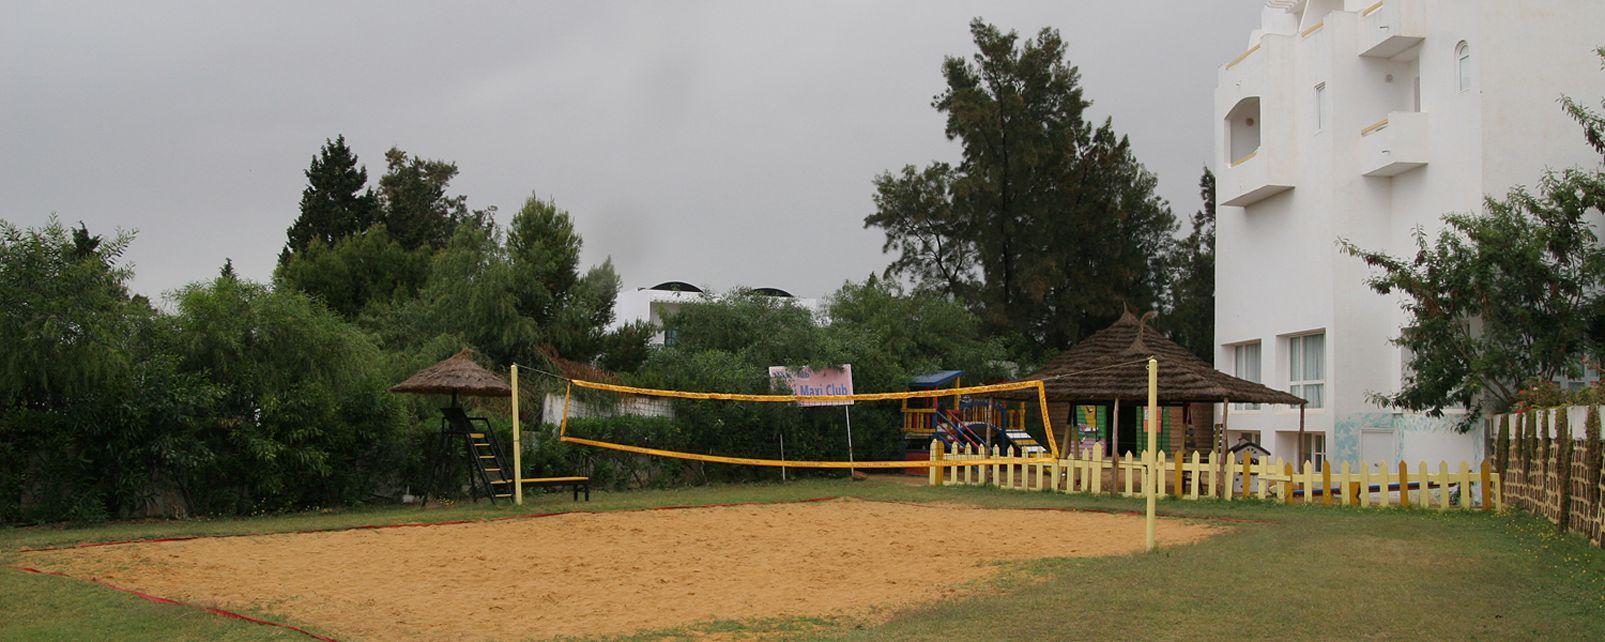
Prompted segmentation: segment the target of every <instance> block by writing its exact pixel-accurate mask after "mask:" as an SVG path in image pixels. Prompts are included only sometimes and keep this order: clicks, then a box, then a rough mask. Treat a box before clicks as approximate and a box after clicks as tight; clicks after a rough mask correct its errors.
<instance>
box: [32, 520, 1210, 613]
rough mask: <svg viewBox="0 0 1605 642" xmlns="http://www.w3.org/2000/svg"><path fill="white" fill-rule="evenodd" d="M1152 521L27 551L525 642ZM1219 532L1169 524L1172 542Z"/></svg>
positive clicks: (198, 596) (883, 609)
mask: <svg viewBox="0 0 1605 642" xmlns="http://www.w3.org/2000/svg"><path fill="white" fill-rule="evenodd" d="M1142 528H1143V522H1142V519H1141V518H1140V517H1135V516H1131V515H1113V514H1104V513H1091V512H1065V511H1033V510H1013V509H982V508H970V507H963V506H953V505H911V504H898V503H884V502H871V501H861V500H849V499H843V500H832V501H827V502H818V503H798V504H770V505H747V506H727V507H714V508H697V509H684V510H659V511H628V512H608V513H575V514H568V515H559V516H554V517H544V518H537V519H519V520H505V521H497V522H485V523H474V524H461V525H446V526H432V527H427V528H401V529H383V530H354V531H337V532H326V533H299V534H297V533H291V534H281V535H262V536H246V537H217V538H204V539H195V540H189V541H179V542H156V543H136V544H123V545H116V546H105V547H97V548H81V549H67V550H59V551H39V552H31V553H26V554H25V555H24V559H23V560H22V561H23V562H24V563H26V564H27V565H31V566H34V567H37V568H41V569H45V570H50V571H56V572H61V573H65V574H67V575H70V576H73V577H78V578H99V579H101V580H103V581H107V582H111V583H113V584H116V585H118V586H121V587H125V588H129V589H135V590H139V591H143V592H147V593H151V594H154V595H159V596H163V597H167V598H173V599H179V600H184V601H187V602H192V603H196V604H201V605H206V606H215V607H220V608H225V609H234V610H248V611H252V612H258V613H271V614H274V615H277V616H281V617H285V618H290V619H293V620H295V621H298V622H300V623H304V624H310V625H312V626H314V627H317V628H319V629H322V630H323V631H325V632H327V633H330V634H332V635H334V636H336V637H339V638H342V639H362V640H396V639H409V640H425V639H447V638H450V639H488V638H497V639H530V638H546V637H553V636H574V635H610V634H623V633H629V632H632V631H639V630H644V629H661V628H671V627H679V626H684V625H688V624H693V623H696V622H700V621H706V620H722V619H749V618H769V617H787V616H845V617H866V616H870V615H871V614H872V613H878V614H885V613H888V612H890V611H891V610H893V609H896V608H898V607H903V606H908V605H912V604H916V603H920V602H925V601H930V600H934V599H939V598H942V597H943V596H945V595H949V594H952V593H953V592H955V591H956V590H958V589H957V587H958V585H960V584H963V583H966V582H970V581H973V580H977V579H981V578H985V577H987V576H989V575H991V574H993V573H996V572H998V571H999V570H1000V568H999V565H997V564H995V562H997V561H1005V560H1020V559H1029V558H1041V557H1070V556H1097V555H1115V554H1124V553H1132V552H1136V551H1139V550H1141V549H1142V542H1143V536H1142ZM1221 530H1222V527H1221V526H1218V525H1210V524H1203V523H1197V522H1188V521H1181V520H1161V522H1160V524H1159V538H1160V541H1161V543H1162V544H1165V545H1172V544H1181V543H1188V542H1193V541H1196V540H1199V539H1202V538H1204V537H1208V536H1210V535H1212V534H1215V533H1217V532H1220V531H1221Z"/></svg>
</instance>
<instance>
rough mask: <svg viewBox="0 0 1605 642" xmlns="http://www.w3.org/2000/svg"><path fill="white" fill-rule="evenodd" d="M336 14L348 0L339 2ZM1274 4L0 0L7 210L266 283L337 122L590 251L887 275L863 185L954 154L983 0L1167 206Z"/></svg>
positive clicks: (739, 271) (787, 278)
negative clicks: (950, 102)
mask: <svg viewBox="0 0 1605 642" xmlns="http://www.w3.org/2000/svg"><path fill="white" fill-rule="evenodd" d="M333 5H338V6H333ZM1261 6H1263V3H1262V2H1261V1H1260V0H1219V1H1211V2H1199V1H1198V0H1171V1H1164V2H1160V1H1148V2H1131V1H1118V2H1117V1H1115V0H1107V1H1104V2H1098V3H1093V2H1066V1H1063V0H1059V1H1051V2H1016V3H1009V4H1004V5H997V4H991V3H988V4H982V3H933V2H925V1H920V2H903V3H890V2H887V3H865V2H833V3H818V2H807V3H804V2H792V3H784V4H782V3H760V2H705V3H691V2H650V3H648V2H638V3H598V2H583V3H582V2H574V3H567V4H555V3H554V4H536V3H522V2H521V3H511V2H496V3H489V2H484V3H474V2H466V3H465V2H449V3H447V2H439V3H410V2H409V3H403V2H383V3H380V2H374V3H363V4H358V3H333V2H307V3H293V4H292V3H281V2H272V3H253V4H250V5H245V4H238V5H235V4H233V3H222V2H196V3H190V4H184V5H173V4H165V3H155V2H143V1H142V2H118V3H106V4H103V5H80V4H76V3H67V2H59V1H51V2H22V3H14V2H12V3H7V5H6V7H5V8H0V218H4V219H6V220H10V221H12V222H14V223H18V224H22V225H29V226H31V225H38V224H41V223H43V222H44V221H45V220H46V219H47V217H48V216H49V215H50V213H51V212H56V213H57V214H58V215H59V216H60V218H61V220H62V221H63V222H66V223H69V224H72V223H76V222H77V221H80V220H82V221H84V222H85V223H87V224H88V225H89V227H90V229H91V230H92V231H95V232H110V231H111V230H112V228H116V227H121V228H124V229H133V230H137V231H138V236H137V238H136V240H135V242H134V245H133V248H132V250H131V251H130V253H129V256H128V258H129V259H130V260H131V261H132V263H133V264H134V265H135V268H136V276H135V278H134V282H133V286H134V289H135V290H136V291H139V292H142V293H146V294H150V295H157V294H160V293H162V292H165V291H167V290H170V289H173V288H175V287H178V286H181V285H183V284H185V283H188V282H190V281H194V280H199V279H203V278H210V277H211V276H212V275H214V274H215V273H216V270H217V268H218V266H219V265H221V264H222V263H223V260H224V258H225V257H232V258H233V260H234V264H235V266H236V267H237V269H238V270H239V271H240V272H241V273H242V274H243V275H245V276H248V277H250V278H254V279H262V280H265V279H267V278H269V276H270V275H271V273H272V268H273V263H274V260H275V258H276V256H277V254H278V252H279V249H280V247H281V246H282V245H283V243H284V230H285V228H286V227H287V226H289V224H290V223H291V221H292V220H293V219H294V218H295V216H296V213H297V203H298V201H299V199H300V194H301V189H302V187H303V186H304V184H305V177H304V176H303V175H302V172H303V171H304V170H305V169H306V167H307V163H308V162H309V160H310V159H311V157H312V155H313V154H314V153H316V151H317V149H318V147H319V145H321V144H322V142H323V140H324V138H326V137H333V136H335V135H338V134H342V133H343V134H345V136H346V139H347V141H348V142H349V143H350V144H351V146H352V147H353V148H354V149H355V150H356V152H357V154H358V155H359V157H360V158H361V160H362V162H363V164H365V165H366V166H367V167H368V172H369V178H370V181H376V180H377V179H378V176H379V174H381V173H382V172H383V164H384V159H383V152H384V150H385V149H387V148H389V147H391V146H399V147H401V148H402V149H405V150H407V151H409V152H413V153H415V154H418V155H422V156H424V157H427V158H437V159H444V160H450V161H454V162H456V163H457V165H458V167H459V168H460V169H461V174H460V175H459V177H458V179H457V180H456V182H455V183H454V185H455V187H456V190H457V192H458V193H462V194H466V195H467V196H468V201H469V204H470V206H471V207H475V208H479V207H484V206H487V205H495V206H497V207H499V208H500V209H501V212H500V215H499V218H500V219H501V220H502V221H503V222H505V221H506V220H507V218H508V217H509V216H511V214H512V213H513V212H515V211H517V209H518V207H519V205H520V204H521V203H522V202H523V200H524V199H525V198H526V197H527V196H528V195H529V194H531V193H536V194H539V195H541V196H543V197H550V198H553V199H555V200H556V201H557V203H558V205H559V206H560V207H562V208H564V209H567V210H568V211H569V212H571V213H572V214H573V216H574V219H575V223H576V225H577V227H578V228H579V230H580V232H581V234H583V235H584V238H585V253H584V262H585V263H586V264H592V263H598V262H600V261H602V260H603V259H604V258H606V257H608V256H611V257H612V258H613V262H614V264H615V265H616V266H617V268H618V270H619V273H620V275H621V276H622V277H623V280H624V287H625V288H628V289H633V288H636V287H642V286H647V285H651V284H653V283H657V282H660V281H664V280H670V279H675V280H685V281H690V282H693V283H697V284H702V285H711V286H713V287H716V288H721V289H722V288H727V287H730V286H734V285H748V286H772V287H779V288H784V289H787V290H791V291H793V292H794V293H796V294H799V295H804V296H818V295H822V294H826V293H828V292H830V291H832V290H834V289H835V288H836V287H838V286H839V285H840V284H841V283H842V282H843V281H845V280H848V279H860V278H863V277H864V276H865V275H867V274H869V273H871V272H875V271H879V270H880V269H881V268H882V267H883V266H884V265H885V264H886V263H887V261H888V260H889V259H888V257H886V256H884V255H882V254H881V251H880V247H881V242H882V240H883V239H882V235H881V234H880V233H879V232H878V231H876V230H866V229H864V228H863V219H864V216H865V215H866V214H868V213H869V212H870V211H871V208H872V203H871V200H870V197H871V192H872V190H871V185H870V181H871V179H873V177H874V176H875V175H876V174H877V173H879V172H881V171H883V170H887V169H895V168H898V167H901V166H902V165H904V164H910V163H912V164H916V165H924V164H926V163H929V162H930V161H932V160H938V159H941V160H953V159H955V158H956V155H957V154H956V149H955V147H954V146H953V145H952V144H951V143H948V142H947V141H946V140H945V138H944V137H943V135H942V122H943V121H942V117H941V115H940V114H938V113H937V112H936V111H935V110H933V109H932V108H931V107H930V102H931V98H932V97H933V96H934V95H936V94H937V93H938V92H940V91H941V89H942V79H941V76H940V73H939V66H940V64H941V61H942V57H943V56H944V55H948V54H963V55H969V54H970V53H971V52H972V50H973V47H972V44H971V43H970V41H969V34H968V32H967V25H968V22H969V20H970V19H971V18H972V17H975V16H981V17H984V18H985V19H987V20H989V21H991V22H993V23H995V24H998V25H1000V26H1003V27H1005V28H1010V29H1017V30H1020V31H1021V32H1022V33H1034V32H1035V31H1036V30H1038V29H1040V28H1042V27H1052V28H1055V29H1058V30H1060V32H1062V33H1063V35H1064V39H1065V41H1066V43H1067V44H1068V48H1069V55H1070V60H1071V62H1072V63H1073V64H1075V65H1077V66H1079V67H1080V69H1081V76H1082V79H1083V84H1084V86H1085V88H1086V94H1087V96H1088V97H1089V98H1090V99H1091V100H1092V101H1093V108H1092V111H1093V113H1094V114H1095V115H1096V116H1097V117H1098V118H1100V119H1101V118H1102V117H1103V116H1105V115H1110V116H1113V117H1114V123H1115V127H1116V129H1118V130H1119V131H1121V132H1124V133H1126V134H1129V135H1130V136H1131V139H1132V142H1133V144H1134V145H1135V148H1136V151H1137V155H1138V158H1139V159H1140V160H1141V161H1142V162H1143V163H1145V164H1146V165H1147V166H1148V168H1149V169H1150V170H1153V171H1154V172H1156V173H1157V174H1158V175H1159V181H1160V190H1161V195H1162V196H1164V197H1166V198H1168V199H1169V200H1170V201H1171V203H1172V204H1173V207H1174V209H1175V211H1176V213H1177V215H1178V218H1180V219H1183V220H1185V218H1186V216H1187V215H1188V214H1189V213H1191V212H1192V211H1193V210H1195V209H1197V207H1198V202H1197V200H1198V198H1197V195H1196V183H1197V180H1198V174H1199V172H1200V170H1201V168H1202V167H1203V166H1204V164H1205V163H1207V162H1208V159H1209V156H1210V153H1211V147H1212V145H1213V139H1212V135H1211V132H1210V121H1211V118H1212V114H1211V105H1210V101H1211V96H1212V92H1213V89H1214V84H1215V70H1216V68H1217V67H1218V66H1219V65H1220V64H1221V63H1223V62H1224V61H1226V60H1230V59H1231V57H1232V56H1234V55H1236V54H1237V53H1239V52H1240V51H1241V50H1242V49H1243V47H1244V46H1245V43H1246V42H1247V36H1248V32H1249V30H1250V29H1252V28H1253V27H1255V26H1256V25H1257V21H1258V18H1257V16H1258V12H1259V7H1261Z"/></svg>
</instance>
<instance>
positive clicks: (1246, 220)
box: [1213, 0, 1605, 462]
mask: <svg viewBox="0 0 1605 642" xmlns="http://www.w3.org/2000/svg"><path fill="white" fill-rule="evenodd" d="M1601 25H1605V2H1600V1H1598V0H1535V1H1522V2H1513V1H1508V0H1382V1H1374V0H1301V1H1295V0H1272V1H1270V2H1268V3H1266V7H1265V8H1264V10H1263V11H1262V17H1261V25H1260V27H1259V28H1258V29H1255V30H1254V31H1253V32H1252V34H1251V35H1250V37H1249V42H1248V44H1247V48H1246V50H1245V51H1244V52H1243V53H1242V54H1241V55H1239V56H1237V57H1236V58H1235V59H1233V60H1231V61H1229V62H1227V63H1226V64H1224V65H1222V66H1221V67H1220V68H1219V70H1218V82H1217V85H1216V89H1215V101H1214V102H1215V105H1214V109H1215V123H1216V133H1215V156H1214V159H1213V166H1214V167H1215V174H1216V176H1217V199H1218V200H1217V202H1218V205H1219V207H1218V229H1217V253H1216V274H1215V296H1216V298H1215V338H1216V343H1217V350H1216V355H1215V362H1216V366H1217V367H1218V368H1219V369H1221V370H1222V371H1224V372H1229V373H1233V374H1235V375H1237V376H1238V377H1242V378H1245V379H1250V380H1253V381H1259V382H1262V383H1265V384H1267V385H1269V386H1271V387H1273V388H1281V389H1284V390H1288V391H1289V392H1292V393H1294V394H1296V395H1299V396H1301V397H1304V398H1305V399H1308V400H1309V401H1310V404H1309V407H1308V409H1307V414H1306V416H1305V418H1304V421H1305V429H1306V437H1305V443H1304V444H1302V448H1300V444H1299V443H1298V437H1297V435H1298V427H1299V412H1298V409H1297V408H1288V407H1283V406H1276V407H1254V406H1242V405H1234V406H1232V407H1231V409H1230V417H1229V428H1230V429H1231V430H1230V433H1229V434H1228V439H1229V440H1230V441H1231V443H1236V442H1237V440H1238V437H1239V436H1244V435H1246V436H1248V437H1250V438H1251V439H1253V440H1255V441H1257V442H1259V443H1260V444H1261V445H1263V446H1264V447H1265V448H1267V449H1269V450H1270V451H1271V452H1272V453H1273V456H1275V457H1282V458H1286V459H1288V460H1292V459H1294V458H1295V457H1296V456H1297V454H1298V453H1300V452H1303V453H1305V455H1306V457H1308V458H1310V459H1314V460H1316V461H1318V462H1319V461H1323V460H1331V461H1333V462H1339V461H1368V462H1379V461H1391V460H1396V459H1405V460H1408V461H1411V462H1414V461H1417V460H1427V461H1433V462H1436V461H1437V460H1440V459H1445V460H1450V461H1454V460H1457V459H1466V460H1472V461H1475V460H1478V459H1481V458H1482V457H1483V456H1484V452H1483V450H1484V447H1483V441H1482V435H1481V433H1480V432H1474V433H1472V434H1461V433H1458V432H1456V431H1454V430H1453V426H1454V425H1455V424H1456V423H1457V422H1458V421H1459V420H1460V419H1461V418H1463V415H1462V416H1449V417H1444V418H1432V417H1427V416H1423V415H1417V414H1411V413H1404V412H1399V411H1395V410H1393V409H1391V408H1386V407H1382V406H1379V405H1378V404H1376V403H1373V402H1372V401H1371V399H1370V397H1369V395H1371V393H1391V392H1394V391H1396V390H1397V389H1398V388H1399V384H1400V381H1401V380H1402V379H1403V378H1404V377H1405V376H1406V375H1407V371H1406V367H1407V366H1406V364H1407V362H1408V359H1407V358H1406V355H1404V354H1401V349H1400V348H1398V347H1397V346H1394V345H1392V344H1391V343H1390V341H1389V340H1390V339H1391V338H1392V337H1395V336H1397V334H1398V330H1399V328H1400V327H1401V325H1402V324H1403V323H1404V321H1405V318H1404V314H1403V312H1402V311H1401V310H1400V309H1399V301H1398V299H1396V298H1391V297H1385V296H1382V295H1378V294H1376V293H1374V292H1373V291H1371V290H1370V289H1369V288H1367V287H1366V285H1365V280H1366V278H1367V276H1368V270H1367V268H1366V267H1365V265H1364V264H1363V263H1361V262H1360V261H1359V260H1358V259H1355V258H1353V257H1350V256H1348V255H1346V254H1344V253H1343V252H1342V251H1341V250H1340V249H1339V247H1338V246H1337V242H1338V240H1339V239H1346V240H1349V241H1352V242H1354V243H1355V244H1357V245H1359V246H1360V247H1363V248H1367V249H1385V250H1387V251H1388V252H1389V253H1392V254H1394V255H1396V256H1397V255H1404V256H1408V255H1412V254H1413V253H1414V244H1413V243H1414V241H1413V234H1414V231H1415V230H1417V229H1418V228H1419V229H1420V230H1422V231H1423V232H1425V233H1426V234H1428V235H1434V234H1436V233H1437V232H1438V231H1439V230H1440V229H1442V223H1441V216H1442V215H1443V214H1445V213H1449V212H1455V211H1462V212H1463V211H1473V210H1477V209H1479V208H1480V207H1481V204H1482V200H1483V197H1484V196H1485V195H1494V196H1500V195H1503V194H1504V193H1505V192H1506V191H1507V190H1508V189H1509V188H1511V187H1512V186H1515V185H1534V184H1536V183H1537V182H1538V180H1539V179H1540V177H1541V176H1542V173H1543V171H1544V170H1545V168H1549V167H1554V168H1561V167H1567V166H1575V165H1581V166H1587V167H1592V166H1594V165H1596V164H1597V163H1598V156H1597V154H1594V153H1593V151H1592V150H1591V149H1589V148H1588V147H1587V145H1586V144H1585V143H1584V141H1583V137H1582V134H1581V131H1580V129H1579V128H1578V127H1577V125H1576V124H1575V123H1574V122H1573V121H1571V120H1570V119H1569V118H1568V117H1567V116H1566V114H1565V113H1563V112H1562V111H1561V109H1560V105H1559V104H1558V102H1557V100H1558V99H1559V97H1560V96H1561V95H1563V94H1565V95H1571V96H1573V97H1575V98H1578V99H1579V100H1584V101H1588V102H1590V104H1598V99H1599V96H1600V94H1601V89H1602V86H1605V73H1602V72H1601V70H1600V60H1599V58H1598V57H1597V56H1596V55H1595V54H1594V52H1593V49H1594V48H1595V47H1597V46H1599V45H1601V44H1605V29H1602V28H1601Z"/></svg>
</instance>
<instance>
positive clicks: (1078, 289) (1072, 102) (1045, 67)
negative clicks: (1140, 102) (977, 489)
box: [864, 20, 1175, 358]
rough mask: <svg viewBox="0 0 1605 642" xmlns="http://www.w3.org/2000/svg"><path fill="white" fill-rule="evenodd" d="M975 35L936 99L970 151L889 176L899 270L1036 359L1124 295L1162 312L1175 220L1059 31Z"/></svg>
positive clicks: (985, 30) (881, 192) (885, 181)
mask: <svg viewBox="0 0 1605 642" xmlns="http://www.w3.org/2000/svg"><path fill="white" fill-rule="evenodd" d="M970 32H971V35H972V36H973V38H974V41H975V45H976V48H977V49H978V52H977V53H976V54H975V55H974V56H973V58H972V59H970V60H966V59H964V58H960V57H948V58H947V59H946V60H945V61H944V63H943V66H942V74H943V77H944V79H945V80H946V83H947V89H946V90H945V91H944V92H942V93H941V94H939V95H938V96H936V98H935V101H934V103H933V106H934V107H935V108H936V109H937V110H938V111H940V112H942V113H943V114H945V115H946V116H947V126H946V135H947V137H948V139H949V140H956V141H958V142H959V143H960V146H961V148H962V150H963V160H962V161H961V162H960V163H959V164H958V165H957V166H951V167H950V166H948V165H946V164H942V163H936V164H933V165H931V166H929V167H928V168H926V169H924V170H917V169H915V168H914V167H905V168H904V169H903V170H901V172H899V173H898V174H895V175H894V174H892V173H889V172H888V173H882V174H881V175H880V176H878V177H877V178H876V179H875V188H876V196H875V205H876V211H875V213H874V214H871V215H870V216H868V217H866V218H865V220H864V225H865V227H876V228H880V229H882V230H883V231H884V232H885V233H886V237H887V238H886V244H885V249H886V250H888V251H893V250H895V251H896V252H898V256H897V257H896V258H895V259H894V260H893V262H892V264H891V266H890V267H888V268H887V271H886V274H887V276H888V277H891V276H898V277H904V278H908V279H910V280H911V281H913V283H914V284H915V285H916V286H917V287H922V288H934V289H938V290H940V291H942V292H945V293H947V294H949V295H952V296H955V297H959V298H960V300H963V301H965V302H966V303H967V304H969V305H970V306H971V307H973V308H974V309H975V310H976V311H977V312H978V313H979V314H980V316H981V318H982V319H983V321H984V322H985V323H986V326H987V328H988V332H989V333H990V334H992V335H994V336H1000V337H1004V338H1006V339H1008V340H1009V341H1010V343H1011V344H1012V346H1011V347H1012V348H1013V349H1014V350H1015V351H1016V352H1017V353H1020V354H1023V355H1026V356H1027V357H1030V358H1035V357H1038V356H1041V355H1042V354H1044V353H1046V352H1048V351H1051V350H1054V349H1058V348H1062V347H1064V346H1066V345H1069V344H1070V343H1072V342H1074V341H1076V340H1079V339H1080V338H1082V337H1083V336H1084V335H1086V334H1088V333H1090V332H1091V331H1093V330H1095V329H1097V328H1100V327H1103V326H1104V325H1106V324H1107V323H1109V322H1110V321H1112V320H1113V319H1114V318H1115V317H1116V316H1118V314H1119V313H1120V311H1121V306H1122V304H1127V303H1129V304H1132V305H1136V306H1139V307H1153V306H1154V305H1155V304H1156V303H1157V302H1158V301H1159V296H1160V293H1161V291H1162V289H1163V287H1164V281H1165V278H1164V275H1165V270H1164V267H1165V266H1164V264H1163V261H1164V255H1165V253H1166V249H1167V248H1168V245H1169V244H1170V242H1171V233H1172V230H1173V229H1174V227H1175V221H1174V217H1173V216H1172V215H1171V213H1170V210H1169V206H1168V205H1167V204H1166V203H1165V202H1164V201H1163V200H1162V199H1160V198H1158V197H1157V196H1155V195H1154V193H1153V190H1154V187H1155V184H1156V181H1155V179H1154V176H1153V174H1151V173H1149V172H1148V171H1147V170H1146V169H1144V168H1143V167H1142V165H1141V164H1140V163H1138V162H1137V160H1136V159H1135V157H1134V156H1133V155H1132V152H1131V147H1130V144H1129V141H1128V140H1127V139H1126V138H1125V137H1123V136H1119V135H1117V134H1116V133H1115V131H1114V128H1113V125H1112V123H1111V122H1110V121H1108V120H1105V121H1104V123H1103V124H1102V125H1101V126H1094V125H1093V124H1091V123H1089V122H1087V120H1086V119H1085V111H1086V109H1087V106H1088V105H1089V102H1088V101H1087V100H1086V99H1085V98H1084V97H1083V92H1082V89H1081V86H1080V75H1079V72H1078V71H1077V70H1076V68H1074V67H1072V66H1070V65H1069V64H1067V63H1066V61H1065V46H1064V42H1063V41H1062V40H1061V38H1060V36H1059V34H1058V32H1057V31H1054V30H1052V29H1044V30H1042V31H1041V32H1039V33H1038V34H1037V36H1036V37H1035V38H1034V39H1027V40H1024V41H1023V42H1022V41H1021V39H1020V38H1019V36H1018V34H1016V33H1014V32H1008V33H1003V32H1000V31H999V30H998V29H997V28H996V27H993V26H992V25H988V24H986V23H985V22H983V21H981V20H975V21H973V22H971V24H970Z"/></svg>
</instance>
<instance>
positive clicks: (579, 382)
mask: <svg viewBox="0 0 1605 642" xmlns="http://www.w3.org/2000/svg"><path fill="white" fill-rule="evenodd" d="M573 383H574V385H576V386H579V387H581V388H590V389H592V390H607V391H610V392H622V393H624V394H630V395H643V396H648V397H676V398H679V399H715V400H720V401H760V402H774V403H791V402H794V401H889V400H893V399H918V398H920V397H951V396H954V395H978V394H983V393H988V392H1008V391H1011V390H1041V389H1042V382H1041V381H1016V382H1013V383H995V384H992V385H988V386H970V387H967V388H938V389H934V390H911V391H908V392H872V393H865V394H857V395H748V394H738V393H732V392H686V391H684V390H663V389H660V388H637V387H635V386H620V385H616V384H611V383H598V382H595V381H585V380H583V379H574V380H573Z"/></svg>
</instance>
